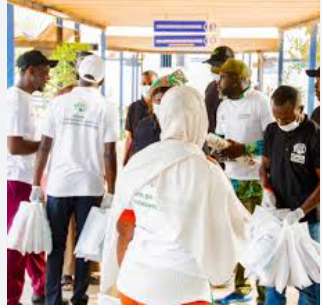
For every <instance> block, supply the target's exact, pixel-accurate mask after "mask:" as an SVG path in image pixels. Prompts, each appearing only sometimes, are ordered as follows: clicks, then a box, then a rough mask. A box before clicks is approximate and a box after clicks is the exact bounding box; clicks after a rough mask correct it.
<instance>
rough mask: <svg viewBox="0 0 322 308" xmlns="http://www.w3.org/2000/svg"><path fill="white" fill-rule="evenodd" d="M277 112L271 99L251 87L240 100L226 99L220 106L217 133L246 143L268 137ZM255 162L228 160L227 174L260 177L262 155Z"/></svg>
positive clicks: (245, 178) (244, 177)
mask: <svg viewBox="0 0 322 308" xmlns="http://www.w3.org/2000/svg"><path fill="white" fill-rule="evenodd" d="M273 121H274V120H273V115H272V111H271V106H270V102H269V98H268V97H266V96H264V95H263V94H262V93H261V92H259V91H256V90H254V89H251V88H250V89H249V90H247V91H246V92H245V93H244V95H243V97H242V98H241V99H238V100H231V99H225V100H224V101H223V102H222V103H221V104H220V105H219V108H218V112H217V126H216V134H217V135H222V136H224V137H225V139H231V140H234V141H237V142H240V143H243V144H249V143H252V142H255V141H259V140H263V139H264V132H265V129H266V127H267V125H268V124H270V123H272V122H273ZM254 160H255V164H254V165H250V164H248V163H246V162H242V161H229V162H226V163H225V165H226V170H225V171H226V174H227V176H228V177H229V178H230V179H236V180H255V179H259V166H260V162H261V157H260V156H255V158H254Z"/></svg>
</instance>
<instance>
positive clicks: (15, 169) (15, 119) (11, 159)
mask: <svg viewBox="0 0 322 308" xmlns="http://www.w3.org/2000/svg"><path fill="white" fill-rule="evenodd" d="M31 104H32V95H30V94H29V93H27V92H25V91H23V90H21V89H19V88H18V87H16V86H14V87H11V88H9V89H8V90H7V137H22V138H23V139H25V140H31V141H33V140H34V138H35V134H36V129H35V124H34V121H33V119H32V116H31ZM34 161H35V154H31V155H12V154H10V153H9V152H8V151H7V180H9V181H19V182H23V183H27V184H32V179H33V166H34Z"/></svg>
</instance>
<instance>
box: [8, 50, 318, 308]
mask: <svg viewBox="0 0 322 308" xmlns="http://www.w3.org/2000/svg"><path fill="white" fill-rule="evenodd" d="M206 63H207V65H210V68H211V72H212V73H213V76H214V77H213V81H212V82H211V83H210V84H209V86H208V87H207V90H206V93H205V98H204V97H203V96H202V95H201V94H200V93H199V92H198V91H197V90H196V89H194V88H193V87H192V86H193V85H192V86H188V85H187V84H188V83H189V80H187V78H186V76H185V75H184V73H183V72H182V71H181V70H177V71H175V72H173V73H171V74H169V75H165V76H158V73H157V72H154V71H151V70H148V71H145V72H144V73H143V74H142V78H141V86H142V87H141V89H142V97H141V99H140V100H138V101H136V102H133V103H132V104H131V105H130V107H129V109H128V113H127V119H126V126H125V129H126V140H125V150H124V155H123V166H122V170H119V172H118V170H117V147H116V145H117V142H118V141H119V128H118V114H117V111H116V109H115V108H114V107H113V105H112V104H111V103H109V102H108V101H107V100H106V99H105V98H104V96H102V94H101V92H100V90H99V88H100V86H101V85H102V84H103V82H104V76H105V67H104V61H103V60H102V59H101V58H100V57H98V56H97V55H94V54H92V53H83V54H80V55H79V57H78V60H77V63H76V64H75V70H76V73H77V79H78V81H77V84H75V85H72V86H69V87H68V88H65V89H62V90H61V91H59V93H57V96H56V97H55V98H54V99H53V100H52V101H51V102H50V103H49V105H48V107H47V110H46V116H45V119H44V121H43V125H42V131H41V135H42V138H41V141H36V140H35V134H36V131H35V124H34V119H33V118H32V116H31V107H30V106H31V104H32V99H33V97H32V94H33V93H34V92H36V91H40V92H42V91H43V89H44V87H45V85H46V83H47V82H48V80H49V72H50V69H51V68H54V67H55V66H56V65H57V61H52V60H49V59H47V58H46V57H45V56H44V55H43V54H42V53H41V52H40V51H37V50H32V51H29V52H26V53H24V54H22V55H21V56H20V57H19V59H18V60H17V67H18V69H19V78H18V81H17V84H16V85H15V86H13V87H11V88H9V89H8V92H7V153H8V154H7V233H8V232H9V231H10V227H11V225H12V222H13V220H14V217H15V215H16V214H17V212H18V211H19V204H20V202H22V201H30V202H31V204H32V203H33V202H43V203H44V204H45V207H46V212H47V217H48V221H49V225H50V229H51V233H52V241H53V249H52V252H51V253H50V254H48V255H47V256H46V255H45V254H26V255H22V254H21V253H20V252H18V251H15V250H10V249H7V304H9V305H15V304H20V302H21V296H22V292H23V288H24V282H25V275H26V271H27V273H28V275H29V276H30V278H31V283H32V290H33V295H32V303H33V304H47V305H60V304H68V301H67V300H66V299H64V298H63V293H62V277H63V278H64V281H63V284H66V283H67V284H72V285H73V297H72V299H71V303H72V304H74V305H80V304H85V305H86V304H87V303H88V300H89V297H88V295H87V290H88V287H89V284H90V281H91V268H90V266H91V262H88V261H86V260H84V259H82V258H75V264H74V265H72V267H74V273H72V272H71V270H70V269H69V270H68V269H67V270H66V268H70V267H71V266H68V265H67V264H66V263H68V264H69V263H73V260H74V257H73V255H72V254H73V248H74V246H75V243H76V242H77V240H78V238H79V237H80V234H81V232H82V229H83V227H84V225H85V222H86V219H87V217H88V215H89V212H90V211H91V209H92V207H102V206H103V207H104V208H111V214H110V218H109V223H108V224H107V226H106V235H105V241H104V248H103V261H102V264H101V285H100V295H102V296H104V295H108V294H110V293H111V289H112V288H113V287H115V286H116V288H117V291H118V292H117V295H118V297H119V299H120V301H121V303H122V304H124V305H140V304H185V305H196V304H197V305H208V304H212V303H215V304H220V305H228V304H233V303H246V302H249V301H251V300H252V298H253V293H252V286H251V283H250V282H249V281H248V280H247V279H246V278H245V270H244V268H243V267H242V266H241V264H239V263H238V260H239V256H240V254H241V253H242V252H243V247H245V243H246V241H247V232H246V229H247V224H248V222H249V221H250V219H251V215H252V214H253V213H254V211H255V209H256V207H257V206H260V205H261V203H262V198H263V195H265V193H266V192H268V191H269V192H270V193H273V194H274V196H275V198H276V207H277V208H278V209H289V210H291V211H290V213H289V214H287V216H286V217H285V222H287V224H289V225H292V224H294V223H297V222H299V221H300V222H307V223H308V226H309V231H310V235H311V237H312V239H314V240H315V241H317V242H318V243H320V218H319V215H320V213H319V205H320V179H319V178H320V129H319V125H320V123H319V122H320V107H317V108H316V109H315V110H314V112H313V114H312V118H311V119H310V118H309V117H308V115H306V114H305V112H304V107H305V102H303V101H302V99H301V93H300V92H299V90H298V89H296V88H294V87H291V86H287V85H283V86H280V87H278V88H277V89H276V90H275V91H274V93H273V95H272V97H271V98H268V97H266V96H265V95H264V94H262V93H261V92H260V91H258V90H255V88H254V87H253V85H252V84H251V70H250V68H249V67H248V66H247V65H246V64H245V63H244V62H243V61H241V60H237V59H236V58H235V54H234V51H233V50H232V49H231V48H229V47H226V46H221V47H218V48H216V49H215V50H214V52H213V53H212V54H211V58H210V59H209V60H207V61H206ZM307 75H308V78H316V86H315V89H316V96H317V98H318V99H319V100H320V69H319V68H318V69H316V70H308V71H307ZM208 133H213V134H215V135H216V136H218V137H219V138H222V139H223V140H226V141H227V143H228V144H229V146H228V147H226V148H225V149H224V150H223V151H222V152H220V153H218V152H214V151H212V150H211V148H210V146H209V144H207V142H206V137H207V134H208ZM45 174H46V181H45V182H46V183H45V185H43V179H44V176H45ZM67 252H68V253H67ZM66 253H67V255H66ZM67 260H68V262H67ZM64 262H65V263H64ZM66 276H67V278H68V279H67V280H68V281H67V282H66ZM71 276H74V277H71ZM232 277H234V286H235V288H234V291H233V292H232V293H231V294H229V295H228V296H226V297H224V298H213V295H212V287H216V286H220V285H226V284H228V283H229V282H230V281H231V278H232ZM256 288H257V291H256V294H257V303H258V304H259V305H263V304H267V305H271V304H274V305H275V304H281V305H285V304H286V295H285V292H284V293H282V294H280V293H279V292H278V291H277V290H276V289H274V288H272V287H271V288H265V287H263V286H261V285H260V284H259V283H258V284H257V286H256ZM285 291H286V290H285ZM319 303H320V286H319V284H313V285H312V286H310V287H308V288H306V289H303V290H299V304H303V305H318V304H319Z"/></svg>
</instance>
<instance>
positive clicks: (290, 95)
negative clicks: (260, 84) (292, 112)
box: [272, 86, 302, 108]
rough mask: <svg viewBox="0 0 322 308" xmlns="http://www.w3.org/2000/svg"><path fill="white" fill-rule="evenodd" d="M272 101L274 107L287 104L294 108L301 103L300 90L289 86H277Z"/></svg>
mask: <svg viewBox="0 0 322 308" xmlns="http://www.w3.org/2000/svg"><path fill="white" fill-rule="evenodd" d="M272 101H273V104H274V105H275V106H276V107H282V106H285V105H287V104H289V105H291V106H292V107H293V108H296V107H299V106H301V104H302V100H301V93H300V91H299V90H298V89H296V88H294V87H291V86H280V87H278V88H277V89H276V90H275V91H274V93H273V95H272Z"/></svg>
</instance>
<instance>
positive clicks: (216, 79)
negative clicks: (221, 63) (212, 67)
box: [212, 74, 220, 82]
mask: <svg viewBox="0 0 322 308" xmlns="http://www.w3.org/2000/svg"><path fill="white" fill-rule="evenodd" d="M212 77H213V80H214V81H216V82H219V81H220V75H218V74H212Z"/></svg>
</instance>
